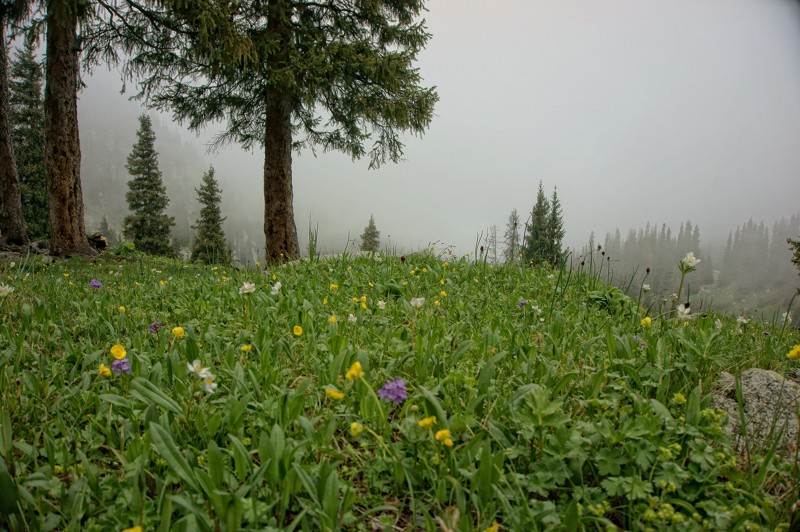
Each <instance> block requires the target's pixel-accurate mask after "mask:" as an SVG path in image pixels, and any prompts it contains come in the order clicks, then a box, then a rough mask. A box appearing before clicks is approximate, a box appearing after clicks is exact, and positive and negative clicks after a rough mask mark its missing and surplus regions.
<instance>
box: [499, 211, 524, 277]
mask: <svg viewBox="0 0 800 532" xmlns="http://www.w3.org/2000/svg"><path fill="white" fill-rule="evenodd" d="M520 229H522V224H521V223H520V220H519V213H517V209H513V210H512V211H511V214H509V215H508V223H507V224H506V232H505V233H503V244H504V246H505V247H504V248H503V261H505V263H506V264H512V263H517V262H519V254H520V241H519V238H520V237H519V231H520Z"/></svg>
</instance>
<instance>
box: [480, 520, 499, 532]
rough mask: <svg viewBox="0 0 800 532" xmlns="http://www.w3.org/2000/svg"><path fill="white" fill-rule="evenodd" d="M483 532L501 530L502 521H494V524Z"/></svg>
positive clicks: (497, 531)
mask: <svg viewBox="0 0 800 532" xmlns="http://www.w3.org/2000/svg"><path fill="white" fill-rule="evenodd" d="M483 532H500V523H498V522H497V521H495V522H494V523H492V526H490V527H489V528H487V529H485V530H484V531H483Z"/></svg>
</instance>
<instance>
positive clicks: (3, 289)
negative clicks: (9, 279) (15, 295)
mask: <svg viewBox="0 0 800 532" xmlns="http://www.w3.org/2000/svg"><path fill="white" fill-rule="evenodd" d="M13 291H14V287H13V286H8V285H7V284H0V297H6V296H7V295H8V294H10V293H11V292H13Z"/></svg>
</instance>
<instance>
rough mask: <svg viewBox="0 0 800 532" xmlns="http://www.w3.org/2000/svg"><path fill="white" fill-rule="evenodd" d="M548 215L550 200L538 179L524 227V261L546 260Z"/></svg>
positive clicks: (536, 261) (538, 261) (532, 262)
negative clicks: (536, 190) (528, 218)
mask: <svg viewBox="0 0 800 532" xmlns="http://www.w3.org/2000/svg"><path fill="white" fill-rule="evenodd" d="M549 217H550V202H548V201H547V196H545V195H544V186H543V185H542V182H541V181H539V192H538V193H537V194H536V203H535V204H534V206H533V209H532V210H531V217H530V223H529V224H528V226H527V227H526V232H525V233H526V234H525V243H524V247H523V250H522V258H523V260H524V261H525V262H526V263H529V264H539V263H540V262H542V261H544V260H547V257H548V255H549V250H550V242H549V240H548V231H547V229H548V220H549Z"/></svg>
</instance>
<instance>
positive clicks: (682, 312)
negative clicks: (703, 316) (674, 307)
mask: <svg viewBox="0 0 800 532" xmlns="http://www.w3.org/2000/svg"><path fill="white" fill-rule="evenodd" d="M690 312H691V309H690V308H689V303H681V304H680V305H678V317H679V318H680V319H682V320H688V319H689V318H690V316H689V313H690Z"/></svg>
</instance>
